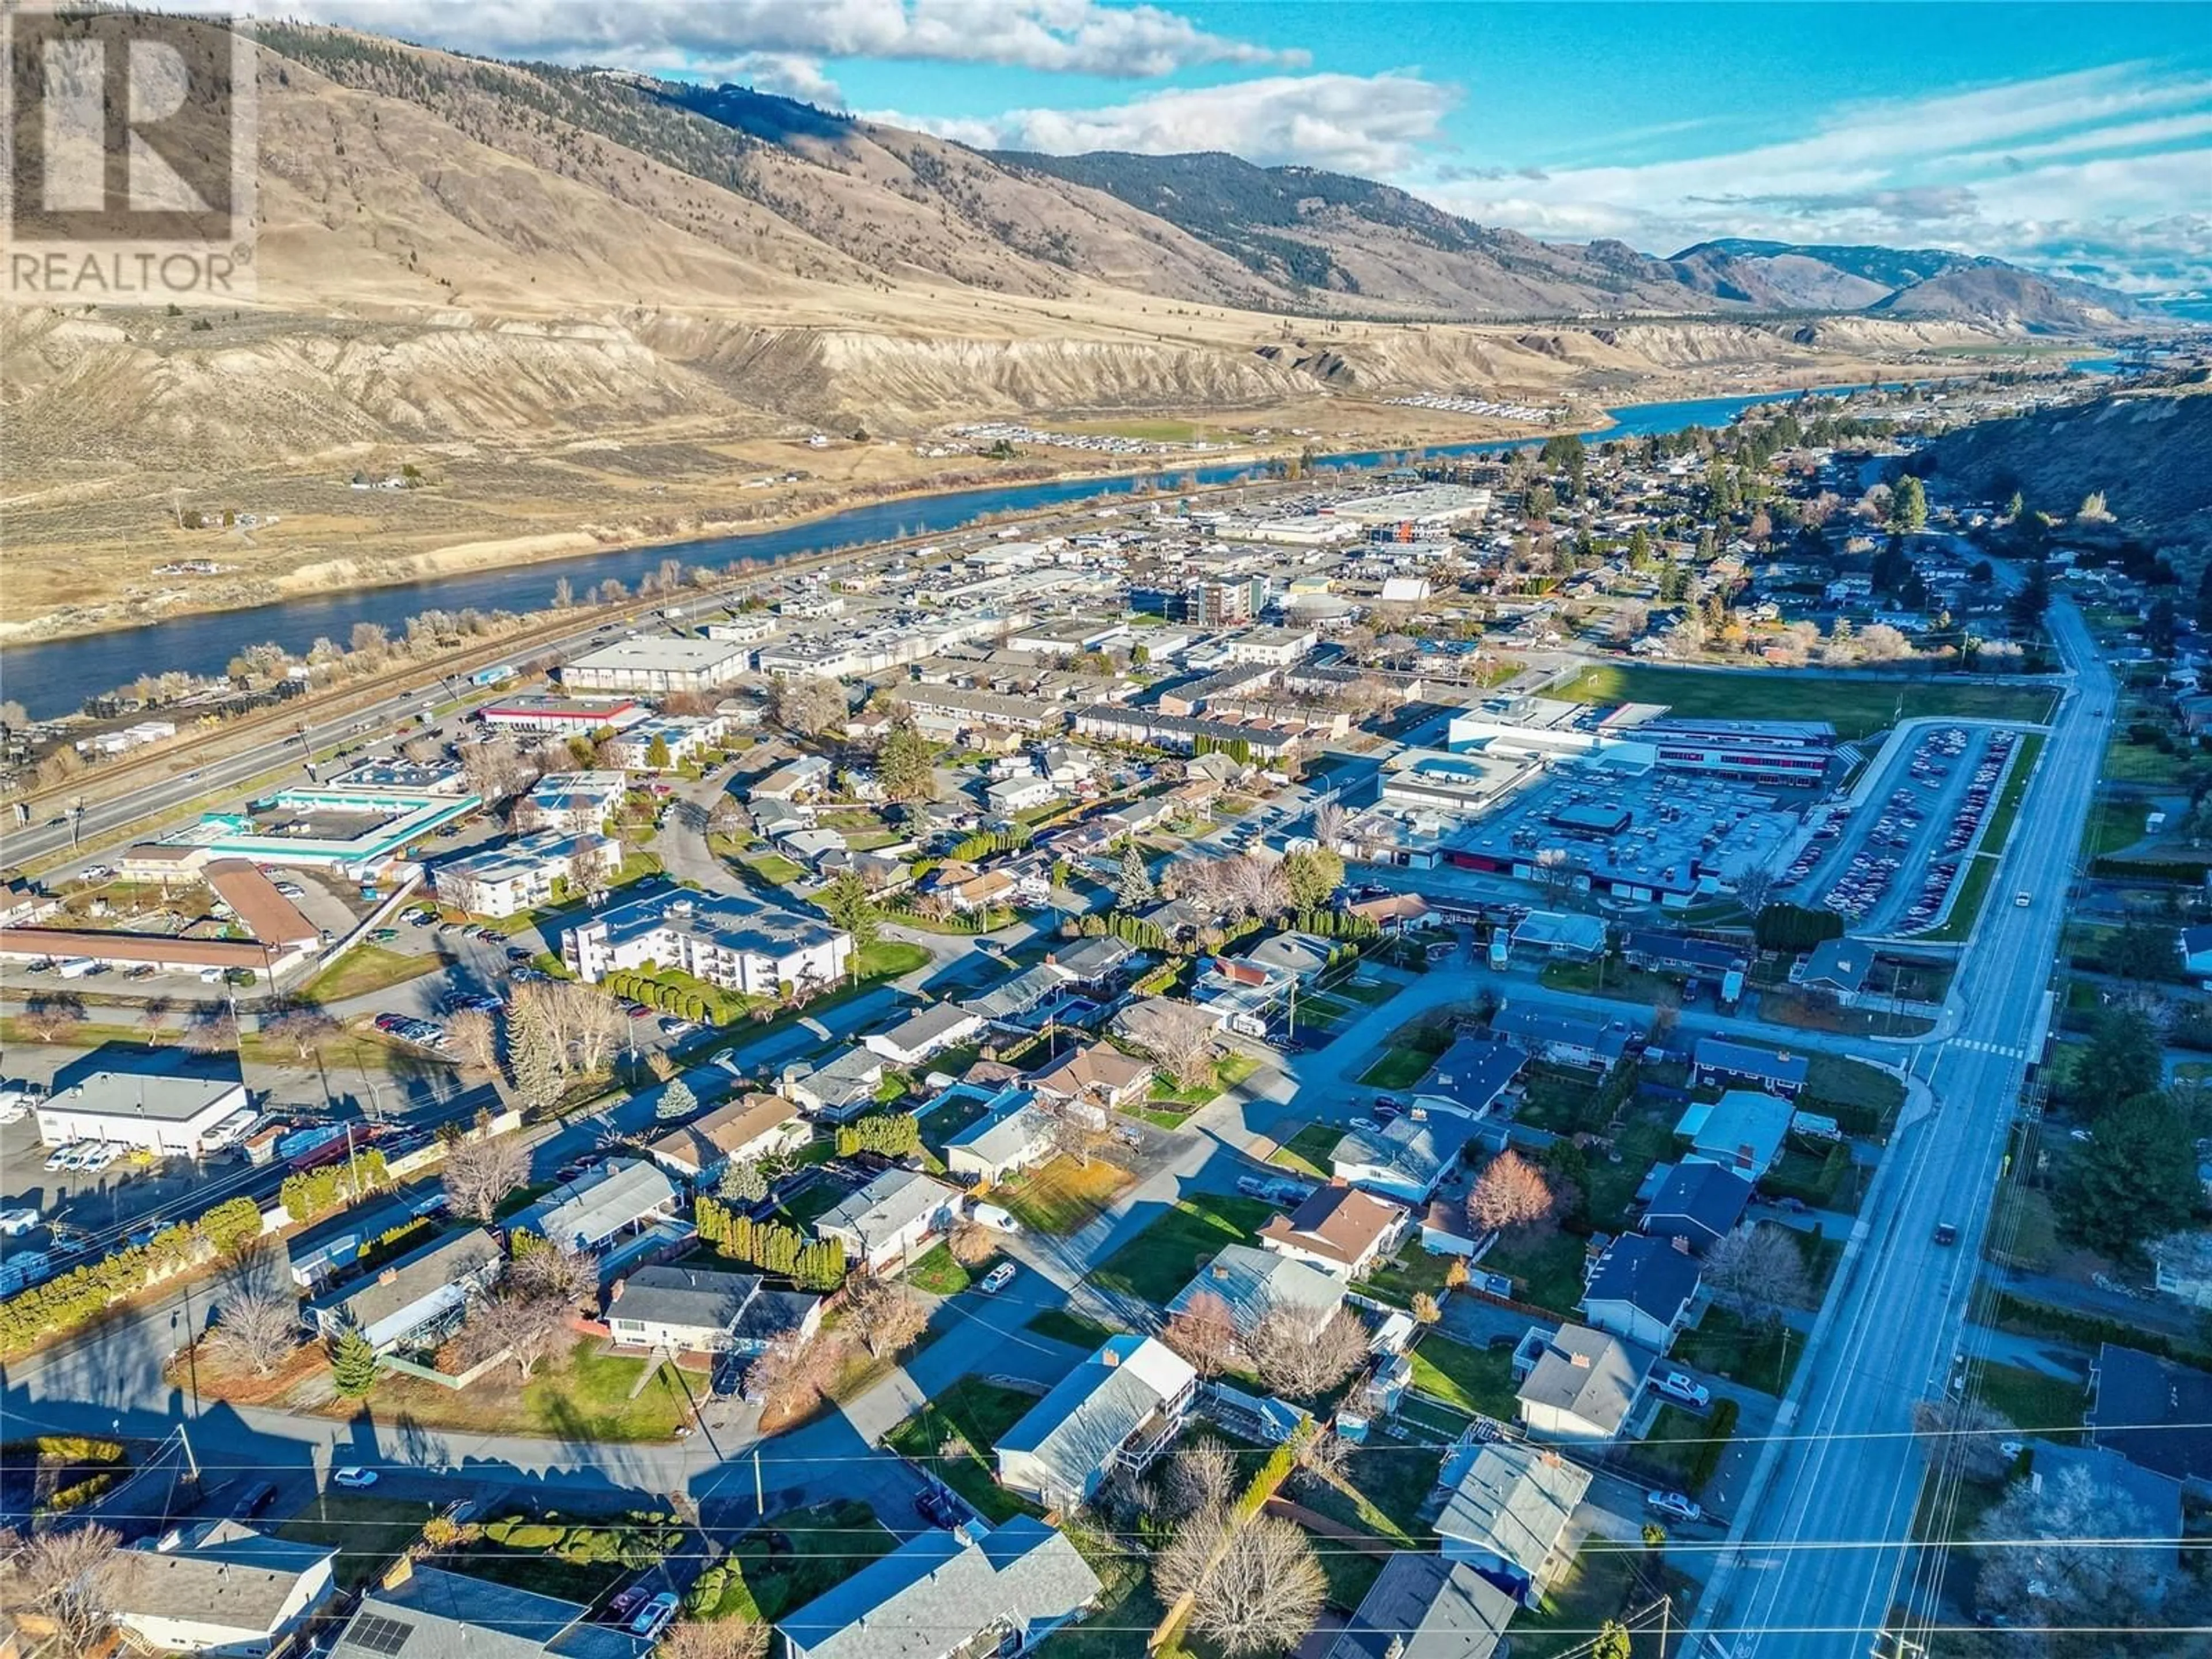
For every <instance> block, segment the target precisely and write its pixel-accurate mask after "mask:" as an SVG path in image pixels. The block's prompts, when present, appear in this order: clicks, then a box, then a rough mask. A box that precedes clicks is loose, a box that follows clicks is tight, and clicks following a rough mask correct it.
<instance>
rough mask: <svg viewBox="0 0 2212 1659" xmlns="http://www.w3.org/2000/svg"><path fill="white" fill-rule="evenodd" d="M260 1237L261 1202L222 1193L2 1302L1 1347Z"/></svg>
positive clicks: (14, 1346) (91, 1314) (88, 1314)
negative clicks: (195, 1211) (196, 1210)
mask: <svg viewBox="0 0 2212 1659" xmlns="http://www.w3.org/2000/svg"><path fill="white" fill-rule="evenodd" d="M258 1237H261V1206H259V1205H258V1204H256V1203H255V1202H254V1201H253V1200H252V1199H250V1198H229V1199H225V1200H223V1201H222V1203H220V1204H218V1205H216V1206H215V1207H214V1208H213V1209H211V1210H209V1211H208V1212H206V1213H205V1214H204V1215H202V1216H200V1217H199V1218H197V1219H196V1220H194V1221H191V1222H190V1223H188V1224H185V1225H180V1226H174V1227H165V1228H163V1229H162V1230H161V1231H160V1232H158V1233H156V1234H155V1235H154V1237H152V1238H151V1239H149V1240H148V1241H147V1242H146V1243H143V1244H131V1245H126V1246H125V1247H124V1248H123V1249H119V1250H116V1251H113V1252H112V1253H111V1254H109V1255H105V1256H102V1257H101V1258H100V1260H99V1261H88V1262H86V1263H84V1264H83V1265H82V1267H72V1268H70V1270H69V1272H67V1273H61V1274H59V1275H58V1276H56V1277H55V1278H52V1279H48V1280H47V1281H46V1283H45V1284H43V1285H32V1286H31V1288H30V1289H28V1290H27V1291H19V1292H18V1293H17V1294H15V1295H14V1296H11V1297H9V1298H8V1299H7V1300H6V1301H5V1302H0V1352H15V1351H17V1350H20V1349H21V1348H24V1347H27V1346H29V1345H30V1344H32V1343H33V1342H36V1341H38V1340H40V1338H41V1337H46V1336H58V1335H60V1334H63V1333H64V1332H66V1331H73V1330H75V1329H76V1328H77V1327H78V1326H80V1325H82V1324H84V1323H86V1322H88V1321H89V1320H92V1319H94V1318H95V1317H97V1316H99V1315H100V1314H101V1313H104V1312H105V1311H106V1310H107V1309H108V1308H109V1307H111V1306H112V1305H113V1304H115V1303H117V1302H119V1301H121V1300H122V1299H123V1298H124V1297H126V1296H129V1295H131V1293H133V1292H134V1291H143V1290H145V1289H146V1288H147V1287H148V1286H149V1285H157V1284H159V1283H160V1282H161V1280H163V1279H167V1278H170V1277H171V1276H172V1275H173V1274H176V1273H182V1272H183V1271H184V1270H185V1268H187V1267H191V1266H193V1265H194V1264H195V1263H197V1262H198V1261H203V1260H204V1259H205V1258H206V1257H207V1256H209V1255H213V1254H216V1253H218V1252H225V1251H229V1250H234V1249H238V1248H240V1246H241V1245H243V1244H246V1243H250V1242H251V1241H252V1240H254V1239H257V1238H258Z"/></svg>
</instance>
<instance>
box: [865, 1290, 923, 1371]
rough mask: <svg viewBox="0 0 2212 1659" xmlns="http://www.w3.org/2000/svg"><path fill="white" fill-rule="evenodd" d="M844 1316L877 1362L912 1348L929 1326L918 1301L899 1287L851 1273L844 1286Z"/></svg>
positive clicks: (918, 1298)
mask: <svg viewBox="0 0 2212 1659" xmlns="http://www.w3.org/2000/svg"><path fill="white" fill-rule="evenodd" d="M845 1315H846V1318H847V1320H848V1322H849V1323H850V1324H851V1326H852V1328H853V1329H854V1331H855V1332H856V1333H857V1334H859V1336H860V1340H861V1341H862V1342H864V1343H866V1345H867V1349H868V1352H869V1353H870V1354H871V1355H872V1356H873V1357H874V1358H878V1359H881V1358H884V1356H885V1355H886V1354H894V1353H898V1352H902V1351H903V1350H904V1349H906V1348H908V1347H910V1346H913V1344H914V1342H915V1339H916V1338H918V1337H919V1336H921V1334H922V1332H923V1330H924V1329H925V1328H927V1326H928V1324H929V1314H928V1311H927V1310H926V1309H925V1308H923V1306H922V1305H921V1298H920V1297H917V1296H915V1294H914V1292H913V1291H909V1290H908V1289H907V1288H906V1287H905V1286H904V1285H894V1284H892V1283H891V1282H890V1280H888V1279H878V1278H876V1277H875V1276H874V1275H873V1274H872V1273H855V1274H854V1276H853V1278H852V1279H850V1280H849V1281H848V1284H847V1285H846V1293H845Z"/></svg>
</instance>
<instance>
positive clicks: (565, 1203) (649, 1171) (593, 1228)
mask: <svg viewBox="0 0 2212 1659" xmlns="http://www.w3.org/2000/svg"><path fill="white" fill-rule="evenodd" d="M680 1202H681V1200H680V1198H679V1196H678V1193H677V1191H676V1188H675V1186H674V1185H673V1184H672V1183H671V1182H670V1181H669V1179H668V1176H666V1175H665V1173H664V1172H663V1171H662V1170H660V1169H659V1166H658V1165H656V1164H647V1163H629V1162H624V1163H617V1162H614V1161H612V1160H610V1161H608V1162H607V1163H605V1164H601V1165H600V1166H599V1168H598V1169H596V1170H592V1171H590V1172H589V1173H587V1174H585V1175H580V1176H577V1177H576V1179H575V1180H574V1181H571V1182H564V1183H563V1184H562V1185H561V1186H558V1187H556V1188H554V1189H553V1190H552V1191H551V1192H550V1193H548V1194H546V1195H545V1196H544V1198H541V1199H539V1200H538V1201H537V1202H536V1203H535V1204H532V1206H530V1207H529V1208H528V1209H526V1210H524V1211H523V1212H520V1214H519V1215H517V1216H515V1217H514V1218H513V1220H511V1221H509V1222H508V1223H507V1236H508V1237H513V1236H514V1235H515V1234H516V1233H536V1234H537V1235H538V1237H540V1238H543V1239H544V1240H545V1241H546V1242H547V1243H550V1244H552V1245H553V1246H555V1247H556V1249H563V1250H580V1251H582V1252H583V1253H584V1254H585V1255H599V1254H601V1253H602V1252H603V1251H605V1249H606V1248H607V1247H608V1246H609V1245H610V1244H612V1243H615V1241H616V1240H617V1239H619V1238H622V1237H625V1236H627V1235H629V1234H631V1233H636V1232H642V1231H644V1230H645V1229H646V1228H647V1227H649V1226H652V1225H653V1224H654V1223H655V1222H659V1221H665V1220H667V1219H668V1218H670V1217H671V1216H673V1215H674V1214H675V1213H676V1212H677V1209H678V1205H679V1203H680Z"/></svg>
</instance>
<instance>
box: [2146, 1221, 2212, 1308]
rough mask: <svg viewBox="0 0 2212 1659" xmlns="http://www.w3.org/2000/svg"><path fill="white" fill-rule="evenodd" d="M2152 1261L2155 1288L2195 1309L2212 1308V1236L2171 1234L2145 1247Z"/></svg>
mask: <svg viewBox="0 0 2212 1659" xmlns="http://www.w3.org/2000/svg"><path fill="white" fill-rule="evenodd" d="M2145 1248H2146V1249H2147V1250H2148V1253H2149V1255H2150V1260H2151V1267H2152V1270H2153V1271H2152V1274H2151V1285H2152V1287H2153V1288H2154V1290H2156V1291H2158V1293H2159V1294H2160V1296H2170V1297H2174V1298H2175V1299H2176V1300H2178V1301H2181V1302H2186V1303H2188V1304H2190V1305H2191V1307H2195V1308H2212V1233H2206V1232H2188V1233H2170V1234H2168V1235H2167V1236H2166V1237H2164V1238H2158V1239H2153V1240H2152V1241H2151V1243H2149V1244H2148V1246H2146V1247H2145Z"/></svg>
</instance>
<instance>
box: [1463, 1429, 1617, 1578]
mask: <svg viewBox="0 0 2212 1659" xmlns="http://www.w3.org/2000/svg"><path fill="white" fill-rule="evenodd" d="M1469 1454H1471V1455H1469ZM1460 1464H1463V1465H1464V1467H1463V1468H1460V1467H1455V1466H1457V1465H1460ZM1445 1472H1446V1474H1448V1475H1454V1476H1455V1477H1456V1478H1455V1479H1454V1480H1450V1481H1449V1485H1450V1486H1451V1496H1450V1497H1449V1498H1447V1499H1445V1501H1444V1508H1443V1513H1442V1514H1441V1515H1439V1516H1437V1523H1436V1524H1437V1537H1438V1539H1440V1540H1441V1541H1442V1542H1441V1544H1440V1546H1439V1548H1438V1552H1437V1553H1438V1554H1439V1555H1441V1556H1442V1558H1443V1559H1444V1560H1446V1561H1449V1562H1453V1563H1456V1564H1458V1565H1464V1566H1467V1567H1469V1568H1472V1569H1473V1570H1474V1572H1475V1573H1476V1575H1477V1576H1478V1577H1481V1578H1484V1579H1486V1580H1487V1581H1488V1582H1489V1583H1492V1584H1493V1585H1495V1586H1496V1587H1497V1588H1498V1589H1500V1590H1502V1591H1504V1593H1505V1594H1506V1595H1510V1596H1511V1597H1512V1598H1513V1599H1514V1600H1515V1601H1518V1602H1520V1603H1521V1604H1522V1605H1523V1606H1524V1607H1534V1605H1535V1604H1536V1603H1537V1601H1540V1600H1541V1598H1542V1596H1543V1594H1544V1592H1545V1591H1546V1590H1547V1589H1550V1588H1551V1587H1552V1585H1553V1584H1554V1583H1557V1582H1558V1581H1559V1577H1560V1576H1561V1574H1563V1573H1564V1572H1565V1571H1566V1569H1567V1567H1568V1566H1569V1565H1571V1563H1572V1562H1573V1560H1574V1557H1575V1552H1574V1548H1573V1546H1572V1545H1571V1543H1570V1542H1569V1541H1568V1528H1569V1527H1570V1525H1571V1523H1572V1522H1573V1520H1574V1515H1575V1510H1576V1507H1577V1505H1578V1504H1581V1502H1582V1501H1583V1493H1584V1492H1588V1491H1589V1486H1590V1480H1591V1476H1590V1472H1589V1470H1588V1469H1585V1468H1582V1467H1580V1466H1579V1465H1577V1464H1575V1463H1571V1462H1568V1461H1567V1460H1566V1459H1565V1458H1564V1457H1562V1456H1560V1455H1559V1453H1558V1452H1557V1451H1554V1450H1553V1449H1551V1448H1549V1447H1546V1446H1532V1445H1528V1444H1516V1443H1512V1442H1509V1441H1503V1440H1487V1441H1479V1442H1475V1443H1472V1444H1471V1445H1470V1446H1468V1448H1467V1449H1466V1450H1465V1451H1462V1452H1459V1453H1457V1454H1456V1455H1455V1456H1454V1457H1453V1458H1452V1459H1451V1460H1449V1461H1448V1462H1447V1463H1446V1466H1445Z"/></svg>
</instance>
